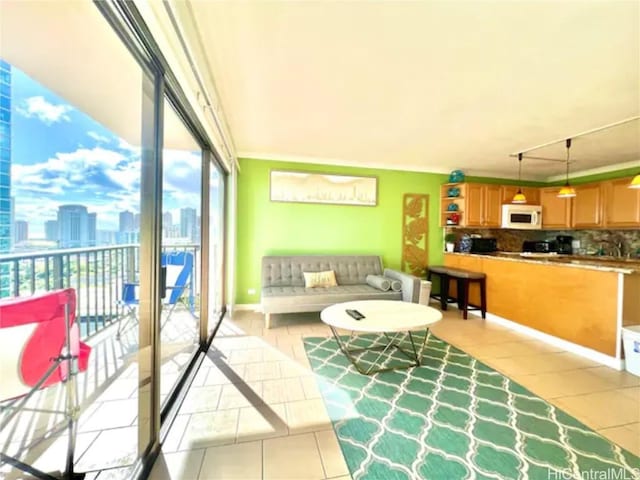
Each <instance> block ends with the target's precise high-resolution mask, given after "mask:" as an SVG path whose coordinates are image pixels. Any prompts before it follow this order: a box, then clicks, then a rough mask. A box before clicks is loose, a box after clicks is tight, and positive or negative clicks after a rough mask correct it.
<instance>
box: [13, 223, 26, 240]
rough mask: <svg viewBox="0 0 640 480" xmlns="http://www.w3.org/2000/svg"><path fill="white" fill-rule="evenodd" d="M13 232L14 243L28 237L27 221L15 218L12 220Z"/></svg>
mask: <svg viewBox="0 0 640 480" xmlns="http://www.w3.org/2000/svg"><path fill="white" fill-rule="evenodd" d="M13 234H14V237H13V238H14V241H15V243H19V242H24V241H25V240H28V239H29V222H25V221H24V220H16V221H15V222H13Z"/></svg>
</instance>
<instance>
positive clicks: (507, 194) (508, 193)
mask: <svg viewBox="0 0 640 480" xmlns="http://www.w3.org/2000/svg"><path fill="white" fill-rule="evenodd" d="M521 190H522V193H523V194H524V196H525V198H526V199H527V205H540V189H539V188H537V187H521ZM517 192H518V186H517V185H503V186H502V203H511V200H513V196H514V195H515V194H516V193H517Z"/></svg>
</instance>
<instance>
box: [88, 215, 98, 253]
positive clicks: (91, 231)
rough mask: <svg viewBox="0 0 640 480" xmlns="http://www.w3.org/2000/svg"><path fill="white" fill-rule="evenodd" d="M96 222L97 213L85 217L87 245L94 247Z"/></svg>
mask: <svg viewBox="0 0 640 480" xmlns="http://www.w3.org/2000/svg"><path fill="white" fill-rule="evenodd" d="M97 221H98V214H97V213H90V214H89V215H87V245H89V246H90V247H95V246H96V223H97Z"/></svg>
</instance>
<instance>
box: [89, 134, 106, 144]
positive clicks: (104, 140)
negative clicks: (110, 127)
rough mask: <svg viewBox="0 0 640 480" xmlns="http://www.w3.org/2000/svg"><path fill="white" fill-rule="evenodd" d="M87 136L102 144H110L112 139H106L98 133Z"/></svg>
mask: <svg viewBox="0 0 640 480" xmlns="http://www.w3.org/2000/svg"><path fill="white" fill-rule="evenodd" d="M87 135H88V136H89V137H91V138H93V139H94V140H95V141H96V142H101V143H109V142H110V139H109V137H105V136H104V135H100V134H99V133H97V132H87Z"/></svg>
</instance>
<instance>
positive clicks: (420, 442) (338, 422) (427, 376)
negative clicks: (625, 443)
mask: <svg viewBox="0 0 640 480" xmlns="http://www.w3.org/2000/svg"><path fill="white" fill-rule="evenodd" d="M423 338H424V336H422V337H420V339H423ZM378 340H380V337H379V336H376V335H368V336H363V337H360V338H359V339H358V340H357V342H356V343H359V344H360V346H365V345H366V344H368V343H370V342H376V341H378ZM304 342H305V349H306V351H307V356H308V357H309V360H310V363H311V366H312V368H313V371H314V372H315V374H316V379H317V381H318V385H319V387H320V391H321V393H322V396H323V398H324V402H325V405H326V407H327V412H328V413H329V416H330V418H331V420H332V422H333V425H334V429H335V432H336V434H337V437H338V440H339V442H340V446H341V448H342V451H343V453H344V456H345V459H346V461H347V465H348V467H349V471H350V472H351V475H352V477H353V478H354V479H365V478H366V479H381V480H391V479H403V480H405V479H406V480H414V479H420V478H424V479H446V480H456V479H467V478H468V479H479V480H482V479H527V478H529V479H544V480H555V479H558V480H564V479H570V478H576V479H582V478H598V479H599V478H607V479H609V478H612V479H613V478H616V479H617V478H620V479H634V478H640V459H639V458H638V457H636V456H635V455H633V454H631V453H630V452H628V451H626V450H624V449H622V448H620V447H619V446H618V445H616V444H614V443H612V442H610V441H609V440H607V439H605V438H604V437H602V436H601V435H600V434H598V433H597V432H594V431H593V430H591V429H590V428H589V427H587V426H586V425H584V424H582V423H580V422H579V421H577V420H576V419H574V418H573V417H571V416H569V415H567V414H566V413H564V412H563V411H561V410H559V409H557V408H556V407H554V406H553V405H551V404H549V403H548V402H546V401H544V400H542V399H541V398H539V397H537V396H536V395H535V394H533V393H531V392H530V391H528V390H526V389H525V388H523V387H522V386H520V385H518V384H517V383H514V382H512V381H511V380H509V379H508V378H507V377H505V376H504V375H502V374H500V373H498V372H496V371H495V370H493V369H491V368H489V367H488V366H486V365H484V364H483V363H481V362H479V361H478V360H476V359H475V358H473V357H470V356H469V355H467V354H466V353H464V352H462V351H461V350H459V349H457V348H455V347H453V346H451V345H449V344H448V343H446V342H444V341H442V340H440V339H438V338H437V337H435V336H433V335H429V337H428V339H427V344H426V347H425V350H424V355H423V359H422V365H421V366H420V367H416V368H410V369H406V370H394V371H390V372H382V373H378V374H375V375H372V376H366V375H361V374H359V373H358V372H357V371H356V370H355V368H354V367H353V366H352V365H351V364H350V362H349V361H348V360H347V358H346V357H345V356H344V354H343V353H342V352H341V351H340V350H339V348H338V345H337V343H336V342H335V340H334V339H333V338H305V340H304ZM360 360H361V361H363V362H364V363H365V364H366V362H367V359H366V358H362V357H361V359H360ZM402 361H404V359H403V357H401V356H397V355H394V356H393V358H392V359H390V362H402ZM589 475H590V476H589Z"/></svg>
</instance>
